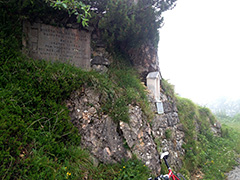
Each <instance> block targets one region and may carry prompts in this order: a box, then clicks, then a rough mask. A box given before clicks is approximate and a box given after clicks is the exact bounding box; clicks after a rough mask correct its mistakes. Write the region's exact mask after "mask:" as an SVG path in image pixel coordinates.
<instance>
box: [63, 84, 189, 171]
mask: <svg viewBox="0 0 240 180" xmlns="http://www.w3.org/2000/svg"><path fill="white" fill-rule="evenodd" d="M100 96H101V95H100V94H99V92H95V91H93V90H92V89H89V88H87V89H84V90H83V91H76V92H74V93H73V94H72V95H71V98H70V99H69V100H68V101H67V102H66V104H67V107H68V108H69V110H70V117H71V121H72V122H73V124H74V125H75V126H76V127H78V129H79V132H80V134H81V146H82V147H84V148H86V149H88V150H89V151H90V152H91V154H92V156H93V159H94V162H95V163H96V164H98V162H99V161H100V162H103V163H115V162H120V161H121V159H122V158H125V159H128V158H131V157H132V155H133V154H135V155H136V156H137V157H138V158H139V159H141V160H142V161H143V162H144V163H145V164H146V165H147V166H148V167H150V168H151V169H152V171H153V172H154V173H156V174H159V172H160V169H161V167H160V153H161V152H163V151H166V150H167V151H169V152H170V158H169V160H170V161H169V162H170V163H171V165H173V166H175V168H178V167H180V166H181V165H182V164H181V161H180V159H179V157H180V156H181V155H183V154H184V150H183V149H182V147H181V146H182V144H183V137H184V133H183V131H182V126H181V124H180V122H179V119H178V114H177V111H176V105H175V103H174V101H169V99H168V97H167V96H165V95H164V94H163V95H162V96H161V100H162V101H163V103H164V107H165V108H166V110H167V111H166V113H165V114H162V115H158V114H156V115H155V117H154V119H153V120H152V122H150V123H149V122H148V121H147V118H146V117H145V115H144V113H143V112H142V110H141V108H140V107H139V106H137V105H131V104H130V105H129V115H130V120H129V123H125V122H119V123H116V122H113V121H112V119H111V117H109V116H108V115H106V114H101V113H100V112H101V111H99V110H100V103H101V102H100ZM149 100H150V101H152V99H151V97H149ZM155 108H156V107H155V104H154V103H152V109H153V111H154V112H155V111H156V109H155ZM167 130H171V131H172V136H171V138H170V139H167V138H166V135H165V134H166V131H167Z"/></svg>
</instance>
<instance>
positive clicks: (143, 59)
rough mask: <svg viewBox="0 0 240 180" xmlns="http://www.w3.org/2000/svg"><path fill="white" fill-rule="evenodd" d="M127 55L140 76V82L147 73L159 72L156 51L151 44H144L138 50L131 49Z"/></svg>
mask: <svg viewBox="0 0 240 180" xmlns="http://www.w3.org/2000/svg"><path fill="white" fill-rule="evenodd" d="M128 54H129V56H130V58H131V61H132V63H133V65H134V67H136V69H137V70H138V72H139V74H140V75H141V77H142V81H145V80H146V76H147V75H148V73H149V72H154V71H159V61H158V56H157V49H156V48H155V47H154V46H153V45H152V44H151V43H145V44H143V45H142V46H141V47H139V48H132V49H130V50H129V51H128Z"/></svg>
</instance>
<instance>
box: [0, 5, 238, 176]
mask: <svg viewBox="0 0 240 180" xmlns="http://www.w3.org/2000/svg"><path fill="white" fill-rule="evenodd" d="M11 2H12V1H11ZM28 2H29V3H30V2H31V1H28ZM37 2H39V1H37ZM1 3H2V2H1ZM9 3H10V2H9ZM30 4H31V3H30ZM33 5H34V3H33ZM14 8H16V7H14ZM15 10H16V9H15ZM9 12H11V13H10V15H9ZM13 12H14V9H12V10H10V9H7V10H6V9H4V8H1V9H0V16H1V24H0V26H1V28H0V29H1V31H0V98H1V101H0V147H1V151H0V176H1V178H2V179H83V178H84V177H87V178H88V179H94V180H95V179H103V180H105V179H115V180H117V179H125V180H127V179H143V180H144V179H147V178H148V177H149V176H150V171H149V169H148V168H147V167H146V166H145V165H144V164H143V163H142V162H140V161H139V160H137V159H136V158H134V157H133V159H130V160H129V161H122V163H119V164H113V165H106V164H101V163H100V164H99V166H98V167H96V166H94V164H93V161H92V159H91V155H90V154H89V153H88V152H87V151H86V150H84V149H82V148H81V147H80V146H79V144H80V141H81V136H80V135H79V134H78V131H77V129H76V128H75V127H74V126H73V124H72V123H71V122H70V118H69V111H68V109H67V108H66V106H65V104H64V101H65V100H66V99H68V98H69V96H70V95H71V93H72V92H73V91H75V90H77V89H82V88H85V87H92V88H93V89H95V90H98V91H100V92H101V93H102V97H103V98H102V104H101V111H102V112H103V113H106V114H109V115H110V116H111V117H112V119H113V120H114V121H116V122H117V121H125V122H128V108H127V105H128V104H129V103H133V104H138V105H139V106H140V107H141V108H142V109H143V110H144V113H145V114H146V115H147V117H148V118H149V120H150V119H151V116H152V114H151V112H150V110H149V104H148V101H147V98H146V94H145V93H146V92H145V90H144V87H143V86H142V84H141V83H140V80H139V77H138V75H137V73H136V72H135V71H134V69H133V67H131V65H130V64H129V61H128V57H126V56H123V55H122V54H121V55H116V53H115V55H113V56H114V58H115V59H117V61H116V62H114V63H113V64H112V67H111V68H110V69H109V72H108V73H107V74H99V73H96V72H93V71H90V72H85V71H83V70H81V69H78V68H76V67H73V66H71V65H68V64H61V63H57V62H56V63H51V62H47V61H36V60H33V59H29V58H27V57H26V56H24V55H22V53H21V38H22V30H21V20H22V19H21V18H19V16H14V13H13ZM16 12H17V10H16ZM142 31H144V29H143V30H141V32H142ZM124 37H127V36H124ZM117 42H118V41H117V40H116V39H114V44H115V45H117ZM115 48H116V47H115ZM126 60H127V62H126ZM165 89H166V91H167V92H166V93H169V95H170V96H174V92H173V90H172V89H171V85H169V84H168V83H167V82H166V81H165ZM172 98H174V97H172ZM177 106H178V111H179V117H180V120H181V122H182V123H183V129H184V132H185V142H186V144H185V145H184V149H185V151H186V155H185V157H183V164H184V165H183V168H182V169H181V172H182V173H183V174H185V175H186V177H190V175H191V174H194V173H195V172H198V171H197V170H201V171H202V172H203V173H204V174H205V176H204V179H212V180H215V179H224V173H225V172H227V171H229V170H230V169H231V168H232V167H233V166H234V165H235V157H236V153H240V147H239V144H240V142H239V134H238V133H237V132H234V131H232V130H229V128H227V127H225V126H224V127H223V128H222V135H221V137H216V136H214V135H213V133H212V131H211V125H214V123H215V122H216V119H215V117H214V116H213V115H212V114H211V112H210V111H209V110H208V109H207V108H203V107H199V106H197V105H195V104H194V103H193V102H191V101H190V100H188V99H184V98H180V97H177ZM196 127H198V128H196ZM169 136H170V135H169ZM189 179H190V178H189Z"/></svg>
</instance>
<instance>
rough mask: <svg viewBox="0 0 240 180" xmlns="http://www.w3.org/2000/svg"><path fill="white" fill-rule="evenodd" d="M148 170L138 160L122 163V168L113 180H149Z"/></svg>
mask: <svg viewBox="0 0 240 180" xmlns="http://www.w3.org/2000/svg"><path fill="white" fill-rule="evenodd" d="M149 174H150V170H149V169H148V168H147V167H146V166H145V165H144V164H143V163H142V162H141V161H139V160H138V159H136V158H134V159H132V160H130V161H127V162H124V161H123V162H122V168H121V169H120V171H119V173H118V175H117V176H116V177H115V178H114V180H129V179H132V180H145V179H148V178H149Z"/></svg>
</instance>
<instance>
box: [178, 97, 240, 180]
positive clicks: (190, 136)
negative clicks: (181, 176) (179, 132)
mask: <svg viewBox="0 0 240 180" xmlns="http://www.w3.org/2000/svg"><path fill="white" fill-rule="evenodd" d="M177 107H178V110H179V117H180V121H181V123H183V125H184V132H185V142H186V144H185V145H184V149H185V151H186V154H185V157H184V160H183V162H184V166H183V169H182V171H183V172H184V173H185V174H188V175H190V174H191V173H193V172H195V171H196V170H198V169H201V171H202V172H203V173H204V178H203V179H206V180H214V179H225V175H224V174H225V173H226V172H228V171H230V170H231V169H232V168H233V166H234V165H236V162H235V159H236V157H237V154H236V152H237V153H240V146H239V144H240V133H239V132H237V131H234V130H230V129H229V128H228V127H226V126H223V127H222V136H221V137H216V136H214V135H213V133H212V132H211V131H210V125H211V124H212V125H213V124H214V123H215V122H216V118H215V116H214V115H213V114H212V113H211V111H210V110H209V109H207V108H205V107H200V106H197V105H195V104H194V103H193V102H192V101H190V100H188V99H185V98H180V97H177ZM196 124H198V127H199V131H197V130H196ZM186 171H188V172H186Z"/></svg>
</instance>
